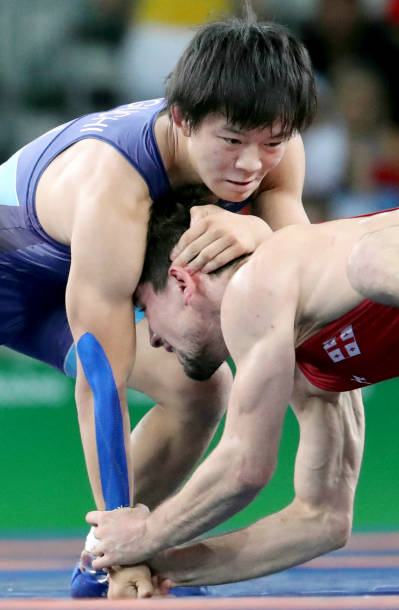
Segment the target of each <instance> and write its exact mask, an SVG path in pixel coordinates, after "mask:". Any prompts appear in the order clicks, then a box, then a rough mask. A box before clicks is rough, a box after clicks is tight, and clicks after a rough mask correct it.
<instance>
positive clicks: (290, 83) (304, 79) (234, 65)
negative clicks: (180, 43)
mask: <svg viewBox="0 0 399 610" xmlns="http://www.w3.org/2000/svg"><path fill="white" fill-rule="evenodd" d="M247 12H248V15H247V17H246V18H245V19H238V18H231V19H229V20H226V21H219V22H212V23H207V24H205V25H203V26H201V27H200V28H199V29H198V31H197V33H196V34H195V36H194V37H193V39H192V41H191V42H190V44H189V45H188V47H187V48H186V50H185V51H184V53H183V55H182V56H181V58H180V60H179V61H178V63H177V65H176V67H175V69H174V70H173V72H171V74H170V75H169V76H168V78H167V85H166V99H167V105H168V110H169V113H170V111H171V108H172V106H173V105H177V106H178V107H179V109H180V111H181V113H182V115H183V117H184V119H186V120H187V121H188V122H189V124H190V126H191V127H192V129H194V130H195V129H196V128H198V127H199V126H200V124H201V122H202V120H203V119H204V118H205V117H206V116H207V115H209V114H213V113H217V114H219V113H221V114H222V115H224V116H225V117H226V119H227V122H228V123H229V124H230V125H233V126H237V127H240V128H241V129H248V130H249V129H255V128H264V127H270V126H272V125H273V124H275V123H277V122H278V123H280V124H281V136H282V137H284V138H289V137H290V136H291V135H292V134H293V133H294V132H299V131H302V130H303V129H304V128H305V127H307V126H308V125H309V124H310V123H311V121H312V120H313V118H314V115H315V112H316V106H317V104H316V88H315V81H314V75H313V70H312V65H311V61H310V59H309V55H308V52H307V50H306V48H305V47H304V45H303V44H302V43H301V42H300V41H299V40H298V39H297V38H296V37H295V36H294V35H293V34H292V33H291V32H290V31H289V30H288V29H287V28H285V27H284V26H282V25H279V24H277V23H257V22H256V18H255V16H254V14H253V12H252V11H247Z"/></svg>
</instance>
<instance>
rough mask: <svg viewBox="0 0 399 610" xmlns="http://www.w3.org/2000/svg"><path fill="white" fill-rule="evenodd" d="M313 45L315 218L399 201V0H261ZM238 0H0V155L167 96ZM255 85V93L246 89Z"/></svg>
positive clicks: (270, 14)
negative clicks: (200, 32) (214, 22)
mask: <svg viewBox="0 0 399 610" xmlns="http://www.w3.org/2000/svg"><path fill="white" fill-rule="evenodd" d="M252 5H253V8H254V9H255V11H256V13H257V15H258V18H259V19H260V20H275V21H278V22H280V23H283V24H285V25H287V26H288V27H290V28H291V29H292V30H294V31H295V32H296V33H297V35H298V36H299V37H300V38H301V39H302V40H303V42H304V43H305V44H306V46H307V48H308V50H309V52H310V55H311V58H312V61H313V65H314V68H315V71H316V74H317V83H318V91H319V110H318V115H317V119H316V121H315V123H314V124H313V126H312V127H310V128H309V129H308V131H307V132H306V133H305V134H304V142H305V149H306V156H307V172H306V182H305V190H304V203H305V206H306V208H307V211H308V214H309V216H310V218H311V220H313V221H316V222H317V221H322V220H325V219H329V218H337V217H343V216H349V215H355V214H362V213H367V212H372V211H375V210H378V209H384V208H390V207H394V206H399V78H398V76H397V70H398V64H399V0H252ZM243 10H244V2H243V1H240V0H33V1H32V0H0V91H1V95H0V109H1V115H2V121H1V130H0V162H1V161H4V160H5V159H6V158H7V157H8V156H9V155H10V154H12V153H13V152H14V151H15V150H16V149H17V148H19V147H21V146H23V145H24V144H26V143H27V142H28V141H29V140H31V139H33V138H34V137H36V136H38V135H40V134H41V133H43V132H44V131H46V130H47V129H50V128H52V127H54V126H55V125H57V124H60V123H62V122H65V121H67V120H69V119H71V118H74V117H75V116H79V115H81V114H85V113H89V112H94V111H96V110H102V109H106V108H108V107H111V106H114V105H117V104H122V103H127V102H131V101H136V100H141V99H149V98H153V97H161V96H162V95H163V91H164V80H165V77H166V76H167V74H168V73H169V71H170V70H171V69H172V67H173V66H174V64H175V62H176V59H177V58H178V56H179V55H180V53H181V52H182V50H183V49H184V47H185V46H186V44H187V42H188V40H189V39H190V37H191V36H192V34H193V31H194V29H193V28H194V27H195V25H197V24H199V23H202V22H204V21H206V20H209V19H217V18H218V17H219V16H221V15H222V16H224V15H226V14H238V15H241V14H242V12H243ZM243 94H245V92H243Z"/></svg>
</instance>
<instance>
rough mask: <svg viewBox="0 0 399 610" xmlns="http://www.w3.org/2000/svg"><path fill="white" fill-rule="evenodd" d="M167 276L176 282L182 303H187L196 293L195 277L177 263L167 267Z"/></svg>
mask: <svg viewBox="0 0 399 610" xmlns="http://www.w3.org/2000/svg"><path fill="white" fill-rule="evenodd" d="M168 273H169V277H170V278H172V280H174V281H175V282H176V285H177V287H178V289H179V290H180V292H181V293H182V295H183V303H184V305H189V304H190V302H191V300H192V298H193V296H194V294H195V293H196V289H197V284H196V282H195V278H194V277H193V276H192V275H191V273H189V272H188V271H187V269H185V267H180V266H178V265H176V266H175V265H173V264H172V265H171V266H170V267H169V272H168Z"/></svg>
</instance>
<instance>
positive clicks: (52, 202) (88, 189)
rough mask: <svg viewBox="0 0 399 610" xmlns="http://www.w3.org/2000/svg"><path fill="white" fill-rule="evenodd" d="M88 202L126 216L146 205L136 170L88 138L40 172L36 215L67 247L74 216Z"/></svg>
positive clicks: (143, 186) (145, 192)
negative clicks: (93, 202)
mask: <svg viewBox="0 0 399 610" xmlns="http://www.w3.org/2000/svg"><path fill="white" fill-rule="evenodd" d="M88 201H97V202H98V203H99V205H104V204H105V205H106V206H107V207H108V208H109V210H108V211H110V210H111V209H112V210H114V211H116V210H118V209H120V210H125V211H126V213H129V212H132V211H134V210H135V208H136V207H137V206H138V205H141V206H142V205H143V204H147V206H146V207H148V206H149V205H150V195H149V191H148V186H147V184H146V182H145V181H144V180H143V178H142V177H141V176H140V174H139V173H138V172H137V170H136V169H135V168H134V167H133V166H132V165H131V164H130V163H129V162H128V161H127V160H126V159H125V158H124V156H123V155H122V154H121V153H120V152H119V151H118V150H116V149H115V148H114V147H113V146H111V145H110V144H108V143H106V142H102V141H100V140H96V139H92V138H88V139H85V140H81V141H79V142H76V143H75V144H73V145H72V146H70V147H69V148H68V149H66V150H65V151H64V152H62V153H60V154H59V155H58V156H57V157H56V158H55V159H54V160H53V161H52V162H51V163H50V165H49V166H48V167H47V168H46V170H45V171H44V172H43V175H42V177H41V178H40V181H39V184H38V188H37V193H36V209H37V214H38V217H39V220H40V222H41V224H42V225H43V227H44V229H45V230H46V231H47V232H48V233H49V234H50V235H51V236H52V237H53V238H54V239H58V240H60V241H62V242H64V243H69V241H70V238H71V232H72V226H73V223H74V220H75V217H76V214H77V213H78V212H79V209H80V207H86V206H87V203H88ZM101 202H103V203H102V204H101ZM147 211H148V210H147Z"/></svg>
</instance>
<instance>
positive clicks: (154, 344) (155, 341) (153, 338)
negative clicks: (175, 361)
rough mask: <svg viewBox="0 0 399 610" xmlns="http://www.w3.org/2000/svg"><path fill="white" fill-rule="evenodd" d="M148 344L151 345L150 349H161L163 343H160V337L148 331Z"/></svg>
mask: <svg viewBox="0 0 399 610" xmlns="http://www.w3.org/2000/svg"><path fill="white" fill-rule="evenodd" d="M150 343H151V345H152V347H161V346H162V345H163V341H162V339H161V337H158V335H156V334H155V333H154V331H153V330H151V329H150Z"/></svg>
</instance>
